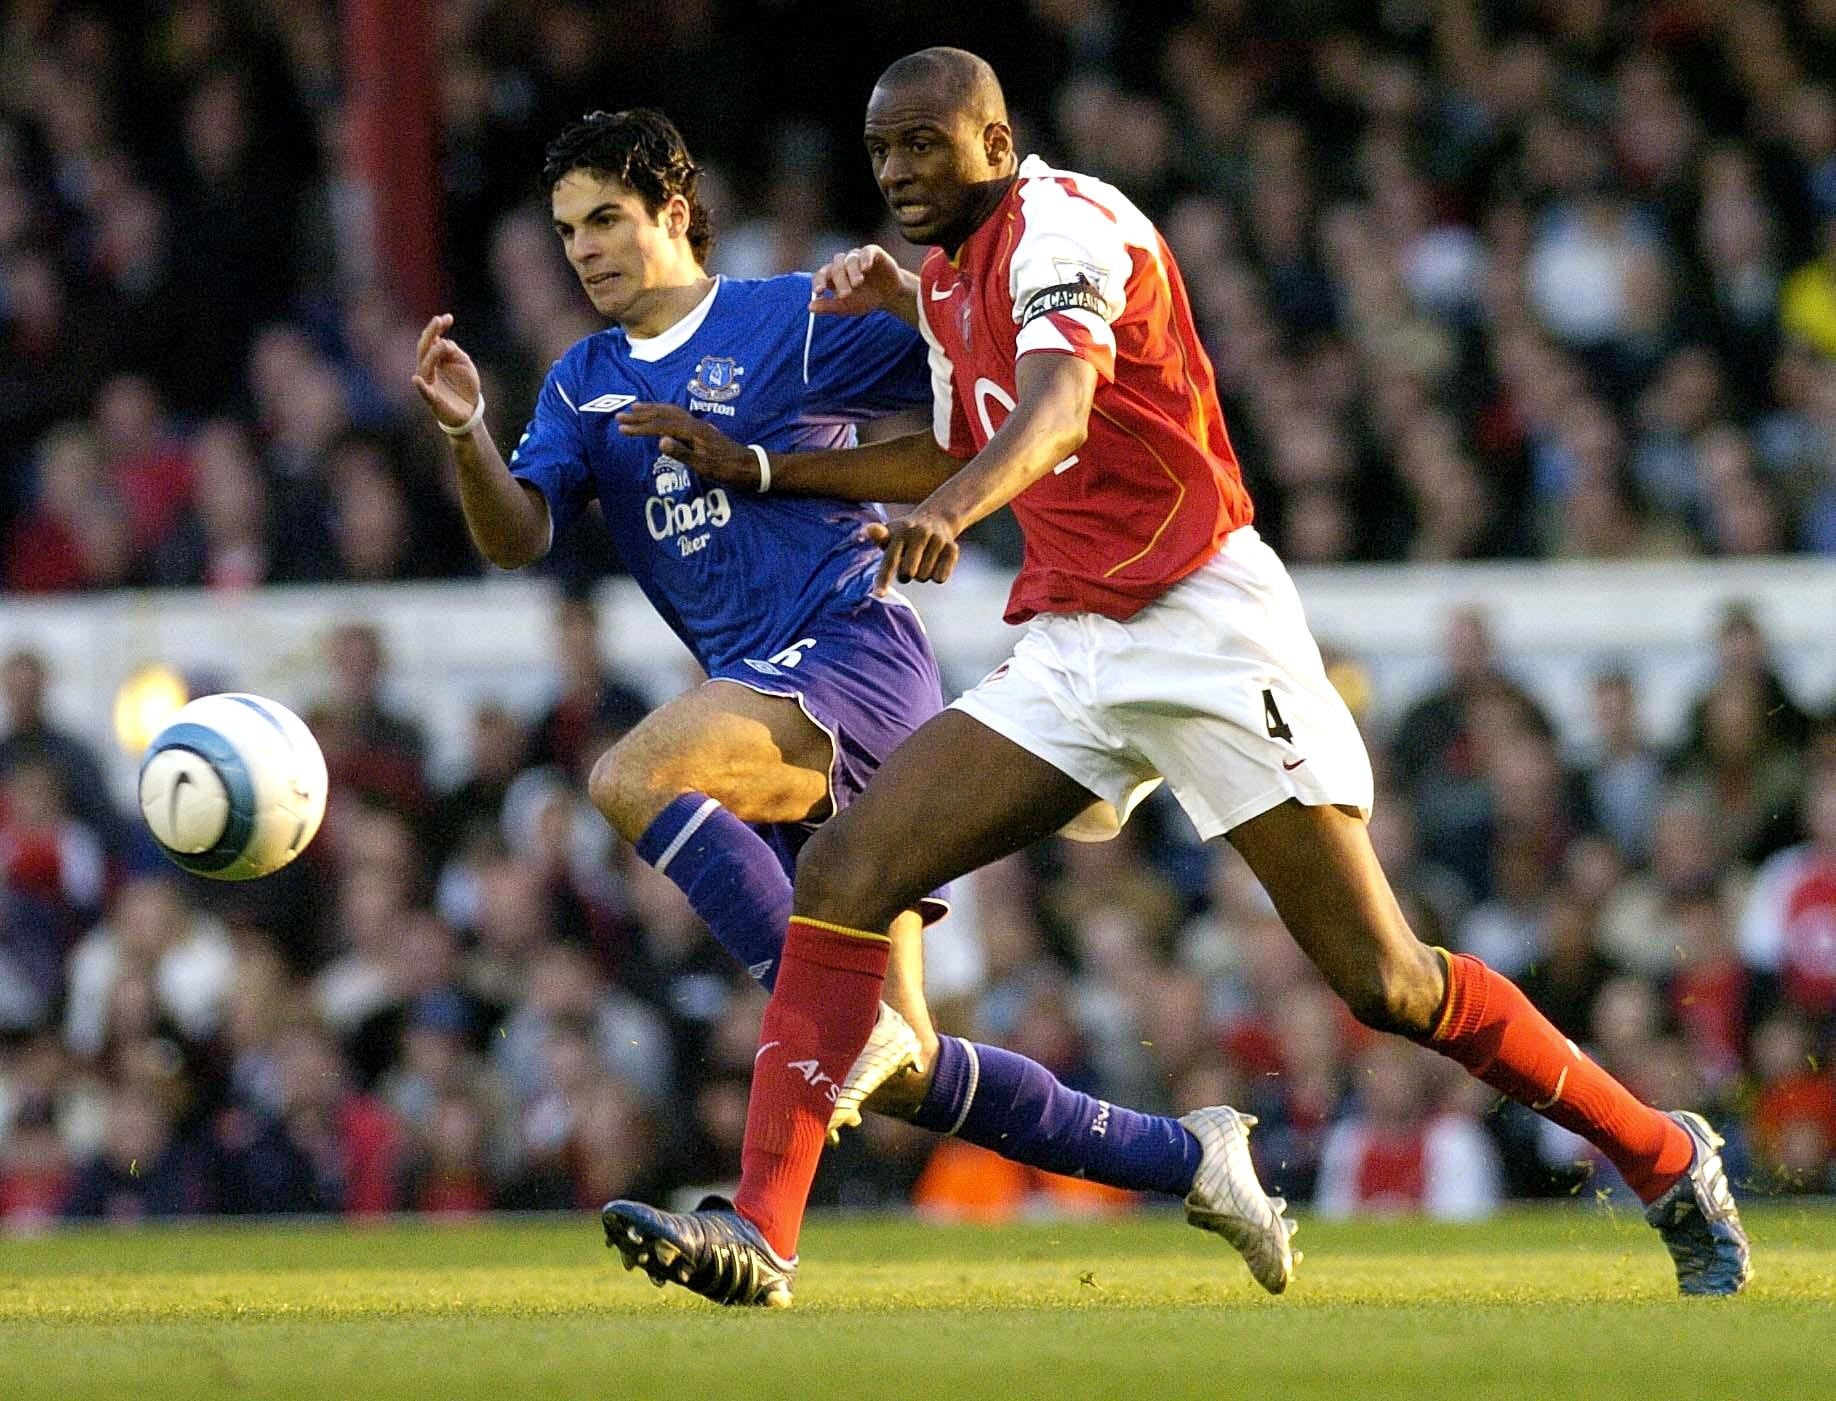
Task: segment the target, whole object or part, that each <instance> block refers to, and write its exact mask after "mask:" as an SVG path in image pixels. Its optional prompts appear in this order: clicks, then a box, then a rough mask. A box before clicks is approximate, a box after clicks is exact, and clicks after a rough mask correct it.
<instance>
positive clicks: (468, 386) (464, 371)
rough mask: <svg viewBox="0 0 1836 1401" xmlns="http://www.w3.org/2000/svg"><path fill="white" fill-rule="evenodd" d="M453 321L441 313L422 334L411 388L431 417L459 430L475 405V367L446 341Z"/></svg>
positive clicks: (476, 397) (476, 381) (416, 349)
mask: <svg viewBox="0 0 1836 1401" xmlns="http://www.w3.org/2000/svg"><path fill="white" fill-rule="evenodd" d="M452 325H453V318H452V317H451V315H449V314H446V313H442V314H441V315H439V316H436V317H434V319H433V320H431V321H429V322H428V323H427V325H426V327H425V328H423V330H422V331H421V339H420V342H419V344H418V345H417V346H416V347H415V372H414V387H415V389H416V390H417V391H419V393H420V396H421V398H422V399H424V400H426V402H427V407H428V408H429V409H431V410H433V416H434V417H435V418H437V419H439V420H440V422H442V423H444V424H445V425H446V426H447V427H449V428H458V427H459V426H460V425H462V424H463V423H465V421H466V420H467V419H469V418H471V416H472V410H473V409H474V408H476V407H477V405H478V395H479V392H480V391H479V384H478V366H476V365H474V364H473V363H472V357H471V356H469V355H467V354H466V353H465V352H464V351H463V350H461V349H460V348H459V346H458V343H457V342H455V341H450V340H448V339H446V333H447V332H448V331H450V330H451V329H452Z"/></svg>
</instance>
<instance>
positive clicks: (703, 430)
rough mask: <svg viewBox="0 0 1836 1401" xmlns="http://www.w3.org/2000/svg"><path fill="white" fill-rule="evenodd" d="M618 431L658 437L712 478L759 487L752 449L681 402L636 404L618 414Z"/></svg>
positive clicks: (679, 457) (681, 459)
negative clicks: (704, 419)
mask: <svg viewBox="0 0 1836 1401" xmlns="http://www.w3.org/2000/svg"><path fill="white" fill-rule="evenodd" d="M618 431H619V432H621V433H623V434H624V435H625V436H626V437H629V438H655V439H657V440H658V441H657V446H658V447H659V448H661V449H662V450H663V452H665V453H666V454H668V455H669V456H670V457H673V458H675V459H676V461H678V462H680V463H681V464H682V465H683V466H684V467H687V468H689V469H690V470H692V471H694V472H696V473H697V474H699V475H700V476H703V477H706V478H707V479H708V480H709V481H711V482H719V483H720V484H721V485H722V486H734V487H741V488H743V489H745V490H747V491H757V490H758V489H759V461H758V459H757V458H756V457H754V456H753V455H752V451H751V449H749V448H748V447H747V446H746V445H745V444H744V443H736V442H734V441H733V439H731V438H729V437H728V436H727V435H726V434H725V433H723V432H721V431H720V430H719V429H718V428H715V427H713V426H711V425H710V424H707V423H704V422H703V421H702V420H701V419H698V418H696V417H695V416H694V415H693V414H691V413H690V412H689V411H688V410H687V409H685V408H683V407H682V406H681V405H680V404H633V405H631V406H630V407H629V408H627V409H625V410H623V411H622V412H620V413H619V414H618Z"/></svg>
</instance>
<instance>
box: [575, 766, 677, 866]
mask: <svg viewBox="0 0 1836 1401" xmlns="http://www.w3.org/2000/svg"><path fill="white" fill-rule="evenodd" d="M587 796H588V797H589V798H590V799H591V800H592V802H593V806H594V807H596V808H598V809H599V810H600V812H602V813H604V814H605V818H606V821H608V822H610V823H611V824H612V826H613V827H614V828H615V829H616V830H617V832H618V834H619V835H620V836H621V837H623V838H624V839H625V840H626V841H628V842H635V841H636V840H637V839H638V838H639V837H641V836H643V835H644V831H645V829H646V828H648V827H649V826H650V824H651V823H652V822H654V821H656V818H657V814H658V813H660V812H662V811H663V809H664V808H666V807H668V806H669V803H670V800H671V799H672V798H673V797H674V796H675V794H673V793H671V792H669V791H668V787H667V785H666V784H664V783H662V782H661V781H660V778H659V776H658V774H657V773H656V772H655V771H654V766H653V765H651V764H648V763H646V762H644V757H643V755H642V754H641V753H636V752H632V751H630V750H628V749H627V748H626V746H625V745H624V744H615V745H613V746H612V748H610V749H608V750H607V751H606V752H605V753H604V754H601V755H600V756H599V759H598V761H597V762H595V763H594V765H593V771H592V773H591V774H589V775H588V776H587Z"/></svg>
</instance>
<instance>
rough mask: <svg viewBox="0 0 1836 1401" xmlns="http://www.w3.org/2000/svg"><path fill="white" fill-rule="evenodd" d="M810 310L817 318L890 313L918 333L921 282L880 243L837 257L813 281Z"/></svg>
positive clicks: (863, 246)
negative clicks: (919, 287) (919, 288)
mask: <svg viewBox="0 0 1836 1401" xmlns="http://www.w3.org/2000/svg"><path fill="white" fill-rule="evenodd" d="M810 310H811V311H813V312H815V313H816V314H817V315H818V316H865V315H866V314H867V313H868V312H870V311H890V312H891V313H892V314H893V315H894V316H896V317H898V318H899V319H900V320H901V321H903V322H904V323H905V324H906V325H908V326H910V327H911V328H912V329H913V330H914V331H915V330H917V329H918V278H917V276H916V275H915V274H913V273H909V272H907V271H906V270H905V269H904V268H902V267H900V266H899V265H898V263H896V262H894V261H893V255H892V254H890V253H888V252H887V251H886V250H885V249H884V248H882V247H880V245H879V244H877V243H868V244H863V245H862V246H861V247H859V248H850V249H849V250H848V251H847V252H846V253H838V254H837V255H836V256H835V257H833V258H831V259H829V261H828V262H826V263H824V264H823V265H822V266H821V267H820V268H818V269H816V272H815V274H814V275H813V276H812V278H811V279H810Z"/></svg>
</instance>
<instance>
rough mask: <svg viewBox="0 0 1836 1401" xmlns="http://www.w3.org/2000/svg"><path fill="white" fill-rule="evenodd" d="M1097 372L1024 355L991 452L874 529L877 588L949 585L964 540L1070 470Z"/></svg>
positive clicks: (1072, 360) (1061, 358)
mask: <svg viewBox="0 0 1836 1401" xmlns="http://www.w3.org/2000/svg"><path fill="white" fill-rule="evenodd" d="M1096 387H1097V372H1096V370H1095V368H1094V367H1092V366H1091V365H1090V364H1089V363H1088V362H1087V361H1085V360H1082V359H1080V358H1079V357H1078V356H1075V355H1054V354H1037V355H1022V356H1021V357H1020V360H1019V363H1018V364H1017V365H1015V367H1014V388H1015V389H1016V391H1017V392H1018V393H1017V397H1018V399H1019V402H1018V403H1017V404H1016V405H1015V406H1014V411H1013V412H1012V413H1011V414H1009V415H1008V416H1007V422H1005V423H1003V424H1002V425H1001V427H1000V430H999V431H998V432H997V433H996V434H995V435H994V437H992V438H990V439H989V440H988V445H987V446H986V447H984V448H983V449H982V450H981V451H980V452H979V453H977V454H976V455H975V456H974V457H973V458H971V459H970V460H969V462H968V463H967V464H966V465H965V466H964V467H963V469H962V470H961V471H959V472H957V473H956V474H955V475H954V476H952V477H951V478H950V479H949V480H948V481H946V482H944V483H943V484H942V485H941V486H939V487H938V488H937V490H935V491H933V492H932V493H931V494H930V495H929V496H927V497H925V499H924V500H923V501H921V502H919V504H918V505H917V506H916V507H915V508H913V510H912V511H911V513H910V514H909V515H906V516H903V517H901V518H900V519H898V520H896V521H894V522H892V524H890V525H875V526H869V527H868V534H869V535H871V536H872V537H873V539H874V540H876V541H878V542H879V544H880V547H881V548H882V549H884V550H885V551H886V556H885V558H884V559H882V560H881V561H880V572H879V576H878V577H877V578H876V580H875V582H874V587H875V588H876V589H877V590H879V591H881V592H884V591H885V590H886V589H887V588H889V587H891V585H892V583H893V581H894V580H895V579H897V580H898V581H899V582H900V583H910V582H913V581H917V582H919V583H926V582H929V583H936V584H941V583H943V581H944V580H945V579H948V578H949V577H950V571H951V570H953V569H954V568H955V567H956V558H957V546H956V537H957V536H959V535H961V534H962V533H963V531H965V530H967V529H968V528H969V527H970V526H972V525H974V524H975V523H976V522H977V521H979V520H981V519H982V517H984V516H988V515H992V514H993V513H994V512H996V511H998V510H1000V509H1001V507H1003V506H1005V505H1006V504H1007V503H1008V502H1009V501H1012V500H1013V499H1014V498H1015V497H1016V496H1018V495H1019V494H1020V493H1021V492H1023V491H1025V490H1026V489H1027V488H1028V487H1029V486H1031V485H1032V484H1033V483H1034V482H1036V481H1038V480H1039V479H1040V478H1041V477H1043V476H1045V474H1046V473H1047V472H1050V471H1052V470H1053V469H1054V468H1057V467H1061V466H1064V467H1069V466H1070V465H1071V461H1070V459H1071V457H1072V455H1073V454H1074V453H1076V452H1077V450H1078V449H1079V448H1080V447H1082V446H1083V444H1084V438H1085V435H1086V434H1087V433H1088V432H1089V430H1090V405H1091V402H1092V400H1093V399H1094V398H1095V397H1096Z"/></svg>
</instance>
